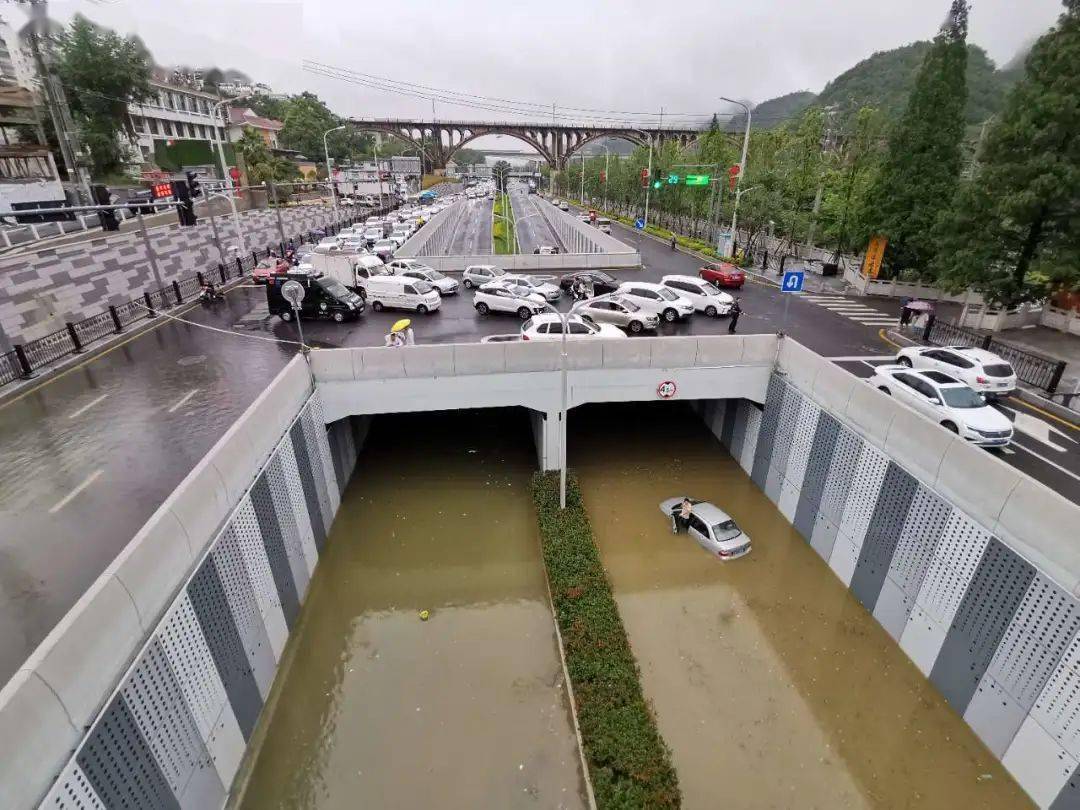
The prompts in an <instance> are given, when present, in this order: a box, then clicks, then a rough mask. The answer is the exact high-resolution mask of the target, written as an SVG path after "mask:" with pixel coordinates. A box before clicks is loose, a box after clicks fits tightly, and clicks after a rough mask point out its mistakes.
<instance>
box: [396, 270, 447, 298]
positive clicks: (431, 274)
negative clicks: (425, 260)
mask: <svg viewBox="0 0 1080 810" xmlns="http://www.w3.org/2000/svg"><path fill="white" fill-rule="evenodd" d="M395 275H398V276H405V277H406V278H418V279H423V280H424V281H426V282H428V283H429V284H431V286H432V287H434V288H435V289H436V290H438V291H439V295H457V291H458V283H457V282H456V281H454V280H453V279H452V278H447V277H446V276H444V275H443V274H442V273H440V272H439V271H438V270H433V269H432V268H430V267H412V268H409V269H408V270H398V271H395Z"/></svg>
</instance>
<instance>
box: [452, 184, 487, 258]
mask: <svg viewBox="0 0 1080 810" xmlns="http://www.w3.org/2000/svg"><path fill="white" fill-rule="evenodd" d="M492 204H493V203H492V201H491V200H489V199H487V198H486V197H485V198H483V199H480V200H465V201H464V202H462V203H461V205H463V206H465V210H464V211H463V212H462V214H461V219H460V220H459V221H458V224H457V229H456V230H455V231H454V238H453V239H452V240H451V242H450V248H449V250H448V251H447V255H448V256H487V255H489V254H490V253H491V206H492Z"/></svg>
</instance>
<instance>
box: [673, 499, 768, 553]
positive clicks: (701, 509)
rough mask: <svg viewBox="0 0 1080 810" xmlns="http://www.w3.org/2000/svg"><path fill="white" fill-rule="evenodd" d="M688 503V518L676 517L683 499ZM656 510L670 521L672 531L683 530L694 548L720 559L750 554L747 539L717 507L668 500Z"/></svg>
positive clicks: (705, 502)
mask: <svg viewBox="0 0 1080 810" xmlns="http://www.w3.org/2000/svg"><path fill="white" fill-rule="evenodd" d="M684 499H685V500H689V501H690V504H691V506H690V519H689V521H686V522H685V523H684V522H683V521H682V518H681V517H679V515H680V512H681V509H682V502H683V500H684ZM660 511H661V512H663V513H664V514H665V515H666V516H667V517H668V518H670V519H671V530H672V532H675V533H678V532H679V531H680V530H681V529H683V528H685V530H686V533H687V534H689V535H690V536H691V537H693V538H694V540H696V541H697V543H698V545H699V546H701V547H702V548H703V549H705V550H706V551H708V552H709V553H710V554H712V555H714V556H716V557H719V558H720V559H721V560H733V559H735V558H736V557H742V556H744V555H746V554H749V553H750V538H749V537H747V536H746V534H745V533H744V532H743V530H742V529H740V528H739V526H738V524H736V523H735V521H734V520H732V519H731V516H730V515H728V513H727V512H725V511H724V510H723V509H721V508H720V507H718V506H716V505H715V504H711V503H709V502H708V501H699V500H696V499H694V498H684V496H680V497H678V498H668V499H667V500H666V501H661V502H660Z"/></svg>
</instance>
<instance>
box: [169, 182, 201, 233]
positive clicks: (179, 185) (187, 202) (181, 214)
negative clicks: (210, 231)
mask: <svg viewBox="0 0 1080 810" xmlns="http://www.w3.org/2000/svg"><path fill="white" fill-rule="evenodd" d="M172 192H173V197H174V198H175V199H176V200H177V202H179V203H180V205H178V206H177V207H176V216H177V217H178V218H179V219H180V224H181V225H183V226H184V227H190V226H192V225H194V224H196V223H197V222H198V219H196V217H195V202H194V201H193V200H192V199H191V189H190V188H188V184H187V181H186V180H173V184H172Z"/></svg>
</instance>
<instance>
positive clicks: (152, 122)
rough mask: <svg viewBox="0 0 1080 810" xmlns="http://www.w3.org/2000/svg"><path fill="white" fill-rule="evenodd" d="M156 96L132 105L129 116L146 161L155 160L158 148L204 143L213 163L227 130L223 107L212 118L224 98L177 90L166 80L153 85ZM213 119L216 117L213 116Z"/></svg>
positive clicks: (189, 90) (199, 91)
mask: <svg viewBox="0 0 1080 810" xmlns="http://www.w3.org/2000/svg"><path fill="white" fill-rule="evenodd" d="M150 87H151V90H153V92H154V96H153V97H152V98H150V99H149V100H147V101H146V102H144V103H142V104H129V105H128V115H129V116H130V117H131V125H132V128H133V129H134V130H135V134H136V137H137V144H138V149H139V152H140V156H141V158H142V160H143V161H144V162H147V163H149V162H153V161H154V150H155V146H156V145H159V144H160V143H165V144H170V142H171V143H173V144H174V143H176V142H177V141H201V142H203V143H204V144H205V145H206V147H207V149H201V148H200V149H199V150H198V151H199V152H200V153H206V154H208V155H209V156H210V157H209V159H208V160H205V161H202V160H200V162H206V163H214V162H216V160H215V159H214V158H213V150H214V149H216V143H217V140H218V139H219V138H223V137H224V135H225V131H224V129H223V128H222V125H221V117H220V116H221V112H220V108H218V110H217V115H216V116H213V113H214V112H215V110H214V105H215V104H217V103H218V102H219V101H220V100H221V99H220V98H219V97H218V96H215V95H214V94H212V93H204V92H203V91H201V90H193V89H190V88H187V87H176V86H175V85H171V84H167V83H165V82H163V81H159V80H154V81H151V82H150ZM212 116H213V117H212Z"/></svg>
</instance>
